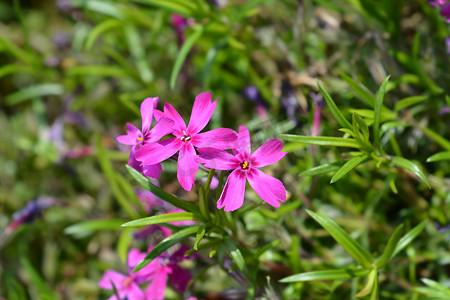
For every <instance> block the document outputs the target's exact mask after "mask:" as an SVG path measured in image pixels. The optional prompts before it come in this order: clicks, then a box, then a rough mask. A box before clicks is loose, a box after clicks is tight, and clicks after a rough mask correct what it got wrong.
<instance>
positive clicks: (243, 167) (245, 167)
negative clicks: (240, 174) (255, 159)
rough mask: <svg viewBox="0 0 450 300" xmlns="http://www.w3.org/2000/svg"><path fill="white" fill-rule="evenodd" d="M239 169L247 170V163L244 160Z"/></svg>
mask: <svg viewBox="0 0 450 300" xmlns="http://www.w3.org/2000/svg"><path fill="white" fill-rule="evenodd" d="M241 168H242V170H248V168H249V165H248V161H246V160H244V162H243V163H242V164H241Z"/></svg>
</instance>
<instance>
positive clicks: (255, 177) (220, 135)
mask: <svg viewBox="0 0 450 300" xmlns="http://www.w3.org/2000/svg"><path fill="white" fill-rule="evenodd" d="M157 104H158V98H147V99H146V100H144V102H143V103H142V105H141V114H142V130H139V129H137V128H136V127H135V126H134V125H132V124H130V123H127V134H126V135H122V136H119V137H118V138H117V140H118V141H119V142H120V143H122V144H126V145H131V146H132V148H131V153H130V160H129V164H130V166H132V167H134V168H135V169H137V170H138V171H140V172H142V173H143V174H144V175H145V176H149V177H153V178H158V177H159V171H162V168H161V162H162V161H164V160H166V159H169V158H173V159H177V161H178V165H177V178H178V181H179V182H180V184H181V186H182V187H183V188H184V189H185V190H187V191H190V190H191V189H192V187H193V186H194V185H195V175H196V174H197V171H198V169H199V165H200V164H203V165H204V167H207V168H211V169H218V170H229V171H231V173H230V175H229V177H228V180H227V182H226V184H225V187H224V190H223V192H222V195H221V196H220V199H219V201H218V202H217V208H219V209H221V208H225V210H226V211H233V210H236V209H238V208H240V207H241V206H242V204H243V200H244V192H245V185H246V182H247V180H248V182H249V183H250V186H251V187H252V188H253V189H254V190H255V191H256V193H257V194H258V195H259V196H260V197H261V198H262V199H263V200H264V201H265V202H267V203H269V204H270V205H272V206H274V207H279V206H280V204H279V201H282V202H283V201H285V200H286V190H285V188H284V186H283V184H282V183H281V181H279V180H278V179H276V178H274V177H272V176H269V175H267V174H265V173H264V172H262V171H260V170H259V168H260V167H264V166H267V165H270V164H273V163H275V162H277V161H278V160H280V159H281V158H283V157H284V155H285V154H286V152H281V149H282V148H283V145H282V143H281V141H279V140H277V139H271V140H269V141H268V142H266V143H265V144H264V145H262V146H261V147H260V148H259V149H257V150H256V151H255V152H253V153H251V149H250V134H249V132H248V130H247V128H246V127H244V126H240V127H239V134H237V133H236V132H235V131H234V130H232V129H229V128H217V129H213V130H210V131H206V132H202V131H203V129H204V128H205V127H206V125H207V124H208V122H209V120H210V119H211V117H212V115H213V113H214V110H215V107H216V104H217V100H216V101H214V102H213V101H212V96H211V94H210V93H208V92H204V93H201V94H199V95H198V96H197V97H196V98H195V101H194V105H193V108H192V113H191V118H190V121H189V124H188V125H187V126H186V123H185V122H184V120H183V118H182V117H181V116H180V114H179V113H178V112H177V111H176V110H175V108H174V107H173V106H172V105H170V104H169V103H165V104H164V109H163V111H159V110H157V109H156V105H157ZM153 117H155V120H156V121H157V123H156V125H155V126H154V127H153V128H152V129H150V128H151V123H152V120H153ZM168 134H171V135H173V137H169V138H167V139H162V138H163V137H164V136H165V135H168ZM225 150H231V151H232V152H233V154H231V153H230V152H227V151H225ZM177 153H178V156H177Z"/></svg>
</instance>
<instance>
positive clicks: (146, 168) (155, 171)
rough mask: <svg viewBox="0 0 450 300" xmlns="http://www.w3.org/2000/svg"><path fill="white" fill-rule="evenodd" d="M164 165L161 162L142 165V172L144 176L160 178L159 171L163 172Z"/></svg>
mask: <svg viewBox="0 0 450 300" xmlns="http://www.w3.org/2000/svg"><path fill="white" fill-rule="evenodd" d="M162 171H163V169H162V166H161V164H160V163H157V164H154V165H143V166H142V174H144V176H148V177H151V178H156V179H158V178H159V172H162Z"/></svg>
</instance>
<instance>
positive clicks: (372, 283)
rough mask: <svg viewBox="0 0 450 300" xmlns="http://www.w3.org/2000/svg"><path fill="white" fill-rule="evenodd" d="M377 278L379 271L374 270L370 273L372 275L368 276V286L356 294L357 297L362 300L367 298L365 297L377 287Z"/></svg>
mask: <svg viewBox="0 0 450 300" xmlns="http://www.w3.org/2000/svg"><path fill="white" fill-rule="evenodd" d="M377 277H378V270H377V269H372V271H370V273H369V276H367V283H366V285H365V286H364V288H363V289H362V290H361V291H360V292H359V293H358V294H356V297H357V298H361V297H365V296H367V295H369V294H370V292H372V290H373V288H374V286H375V282H376V281H377V279H378V278H377Z"/></svg>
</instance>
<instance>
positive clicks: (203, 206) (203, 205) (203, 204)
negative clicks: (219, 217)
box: [199, 169, 215, 220]
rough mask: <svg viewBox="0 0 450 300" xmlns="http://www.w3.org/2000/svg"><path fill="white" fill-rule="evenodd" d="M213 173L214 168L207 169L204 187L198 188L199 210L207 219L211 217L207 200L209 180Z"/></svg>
mask: <svg viewBox="0 0 450 300" xmlns="http://www.w3.org/2000/svg"><path fill="white" fill-rule="evenodd" d="M214 173H215V170H214V169H210V170H209V174H208V179H207V180H206V183H205V187H204V189H202V188H200V190H199V192H200V211H201V213H202V215H203V216H204V217H205V218H206V219H208V220H209V219H210V217H211V216H210V214H209V201H208V196H209V187H210V186H211V181H212V179H213V177H214Z"/></svg>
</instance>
